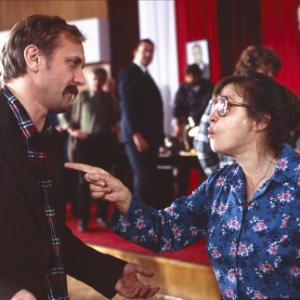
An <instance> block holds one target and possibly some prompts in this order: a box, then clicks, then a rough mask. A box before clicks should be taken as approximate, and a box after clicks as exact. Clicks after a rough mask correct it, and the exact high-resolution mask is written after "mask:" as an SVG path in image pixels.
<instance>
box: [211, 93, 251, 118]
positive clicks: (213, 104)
mask: <svg viewBox="0 0 300 300" xmlns="http://www.w3.org/2000/svg"><path fill="white" fill-rule="evenodd" d="M220 99H224V100H225V102H224V104H226V106H225V107H226V109H225V112H224V113H221V112H220V111H221V109H218V108H217V107H215V106H216V105H217V103H218V102H219V100H220ZM210 102H211V105H212V109H211V110H212V111H213V110H216V112H217V113H218V115H219V117H225V116H226V115H227V114H228V112H229V109H230V106H237V107H246V108H250V107H251V106H250V105H249V104H245V103H239V102H236V101H234V100H229V99H228V97H227V96H221V95H219V96H217V98H216V100H215V101H214V99H211V100H210ZM219 103H220V102H219Z"/></svg>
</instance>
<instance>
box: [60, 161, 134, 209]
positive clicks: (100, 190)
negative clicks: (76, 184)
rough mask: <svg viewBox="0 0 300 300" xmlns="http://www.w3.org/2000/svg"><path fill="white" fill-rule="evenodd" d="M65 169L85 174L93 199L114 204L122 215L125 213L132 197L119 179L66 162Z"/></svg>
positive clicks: (90, 168) (88, 167) (83, 165)
mask: <svg viewBox="0 0 300 300" xmlns="http://www.w3.org/2000/svg"><path fill="white" fill-rule="evenodd" d="M65 167H66V168H68V169H73V170H77V171H81V172H84V173H85V176H84V178H85V180H86V181H87V182H88V183H89V185H90V190H91V196H92V197H93V198H95V199H103V200H106V201H109V202H111V203H114V204H115V205H116V206H117V208H118V209H119V211H120V212H121V213H122V214H125V213H127V211H128V209H129V206H130V203H131V196H132V195H131V193H130V191H129V190H128V188H127V187H126V186H125V185H124V184H123V183H122V182H121V181H120V180H119V179H117V178H115V177H113V176H112V175H111V174H109V173H108V172H106V171H105V170H103V169H101V168H98V167H93V166H90V165H86V164H79V163H72V162H67V163H65Z"/></svg>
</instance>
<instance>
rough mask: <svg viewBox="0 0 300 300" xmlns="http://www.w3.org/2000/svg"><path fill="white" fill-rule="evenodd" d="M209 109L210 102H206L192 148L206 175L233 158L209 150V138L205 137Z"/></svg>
mask: <svg viewBox="0 0 300 300" xmlns="http://www.w3.org/2000/svg"><path fill="white" fill-rule="evenodd" d="M210 111H211V102H209V103H208V105H207V107H206V109H205V111H204V113H203V115H202V118H201V120H200V123H199V131H198V133H197V135H196V136H195V138H194V148H195V149H196V152H197V156H198V159H199V161H200V164H201V166H202V168H203V171H204V172H205V174H206V175H207V176H209V175H211V174H212V173H213V172H214V171H216V170H217V169H219V168H223V167H224V166H225V165H228V164H232V163H233V158H232V157H230V156H226V155H222V154H216V153H214V152H213V151H212V150H211V147H210V143H209V139H208V137H207V134H208V127H209V121H208V117H209V114H210Z"/></svg>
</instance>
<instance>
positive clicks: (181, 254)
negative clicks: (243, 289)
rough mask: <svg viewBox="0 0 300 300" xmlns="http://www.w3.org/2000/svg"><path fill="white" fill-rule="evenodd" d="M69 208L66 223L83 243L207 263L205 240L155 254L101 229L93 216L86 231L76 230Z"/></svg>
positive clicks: (107, 230)
mask: <svg viewBox="0 0 300 300" xmlns="http://www.w3.org/2000/svg"><path fill="white" fill-rule="evenodd" d="M69 211H70V209H69V208H68V207H67V216H68V217H67V225H68V226H69V227H70V228H71V230H72V231H73V233H74V234H75V235H76V236H78V237H79V238H80V239H81V240H82V241H84V242H85V243H89V244H93V245H97V246H106V247H111V248H116V249H120V250H124V251H131V252H138V253H142V254H148V255H152V256H163V257H169V258H172V259H178V260H182V261H186V262H191V263H198V264H204V265H209V264H210V263H209V260H208V257H207V254H206V249H205V242H204V241H201V242H197V243H195V244H193V245H191V246H188V247H186V248H185V249H182V250H180V251H174V252H173V251H172V252H171V251H168V252H165V253H163V254H157V253H154V252H152V251H150V250H147V249H145V248H142V247H140V246H138V245H136V244H133V243H131V242H128V241H127V240H125V239H123V238H121V237H120V236H118V235H116V234H115V233H113V232H111V231H110V230H109V229H102V228H100V227H99V225H97V224H96V221H95V218H93V219H92V220H91V222H90V226H89V229H90V230H89V231H88V232H84V233H81V232H78V231H77V219H74V218H71V217H69V216H70V213H69Z"/></svg>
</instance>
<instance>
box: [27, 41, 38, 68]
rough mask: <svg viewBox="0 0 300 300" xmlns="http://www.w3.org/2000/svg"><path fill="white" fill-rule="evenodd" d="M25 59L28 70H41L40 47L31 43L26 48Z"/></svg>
mask: <svg viewBox="0 0 300 300" xmlns="http://www.w3.org/2000/svg"><path fill="white" fill-rule="evenodd" d="M24 59H25V62H26V68H27V69H28V70H30V71H31V72H34V73H36V72H37V71H38V70H39V62H40V59H39V48H38V47H37V46H36V45H33V44H30V45H28V46H27V47H26V48H25V49H24Z"/></svg>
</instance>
